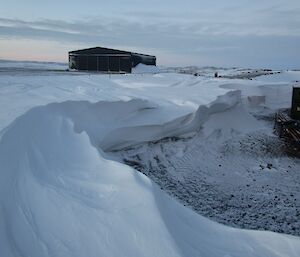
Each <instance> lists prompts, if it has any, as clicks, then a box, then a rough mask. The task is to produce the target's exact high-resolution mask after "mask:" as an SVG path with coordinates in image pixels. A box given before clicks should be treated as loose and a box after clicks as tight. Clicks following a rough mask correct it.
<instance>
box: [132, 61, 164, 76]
mask: <svg viewBox="0 0 300 257" xmlns="http://www.w3.org/2000/svg"><path fill="white" fill-rule="evenodd" d="M159 72H160V70H159V68H158V67H157V66H155V65H146V64H142V63H140V64H138V65H137V66H136V67H134V68H133V69H132V73H136V74H137V73H159Z"/></svg>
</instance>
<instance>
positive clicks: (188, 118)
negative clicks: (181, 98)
mask: <svg viewBox="0 0 300 257" xmlns="http://www.w3.org/2000/svg"><path fill="white" fill-rule="evenodd" d="M238 103H241V92H240V91H239V90H236V91H230V92H228V93H226V94H225V95H222V96H218V98H217V99H216V100H215V101H213V102H212V103H211V104H209V105H200V106H199V108H198V109H197V111H196V112H195V113H191V114H187V115H184V116H182V117H179V118H177V119H175V120H172V121H170V122H167V123H164V124H162V125H160V124H159V125H149V126H135V127H134V126H127V127H122V128H117V129H114V130H111V131H110V132H109V133H108V134H107V135H106V136H105V138H104V139H103V141H102V142H101V143H100V145H101V148H102V149H105V150H110V151H111V150H116V149H120V148H122V147H126V146H130V145H133V144H137V143H140V142H145V141H151V140H159V139H161V138H164V137H172V136H182V135H185V134H188V133H191V132H196V131H198V130H199V129H200V128H201V126H202V125H203V124H204V123H205V122H206V121H207V120H208V119H209V117H210V116H211V115H213V114H215V113H220V112H225V111H227V110H229V109H231V108H233V107H234V106H236V105H237V104H238Z"/></svg>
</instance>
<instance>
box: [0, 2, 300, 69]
mask: <svg viewBox="0 0 300 257" xmlns="http://www.w3.org/2000/svg"><path fill="white" fill-rule="evenodd" d="M254 2H255V1H254ZM257 6H258V5H257V4H252V2H250V1H249V4H248V5H243V8H241V5H238V4H236V3H235V4H232V5H225V6H221V7H220V8H217V9H216V10H214V9H213V8H210V9H207V8H203V10H198V9H197V10H195V11H193V10H189V12H188V13H184V14H182V13H180V12H178V11H173V12H172V13H168V15H166V13H165V12H164V11H159V10H158V11H157V12H153V11H151V10H150V11H140V12H137V13H132V12H130V11H125V12H123V13H122V12H121V13H118V14H117V15H115V16H109V17H108V16H100V17H98V16H94V17H90V16H88V17H86V18H85V19H76V20H68V21H66V20H58V19H56V20H55V19H38V20H33V21H28V20H22V19H5V18H0V38H5V39H11V40H18V39H31V40H40V41H47V40H49V41H55V42H59V43H60V44H62V45H66V47H65V49H68V46H69V50H73V49H70V47H76V45H77V46H78V47H79V46H80V47H82V46H86V47H88V46H96V45H97V46H106V47H115V48H123V49H124V50H132V51H137V52H138V51H139V50H140V51H142V52H145V53H149V54H155V55H157V56H158V57H159V56H161V57H162V58H161V59H163V60H164V61H163V63H168V64H170V63H172V61H173V62H175V61H176V63H178V64H179V65H181V64H183V65H184V64H197V63H198V64H200V65H201V64H203V65H223V66H236V65H243V66H259V65H261V66H265V67H266V66H268V65H267V64H268V63H269V64H273V63H275V61H276V62H278V63H279V62H280V65H288V64H289V63H290V64H291V65H293V66H296V65H299V66H300V61H297V60H296V57H295V54H294V52H296V51H297V49H298V46H297V45H298V44H300V39H299V36H298V35H300V16H299V15H298V12H299V11H300V10H299V8H293V9H292V8H291V7H289V6H284V7H283V6H282V5H280V4H278V3H277V2H276V1H275V2H274V4H272V5H270V4H268V5H263V4H262V6H261V7H260V8H258V7H257ZM56 45H57V44H56ZM275 54H276V56H277V57H278V58H277V59H276V58H275V57H274V56H273V55H275ZM161 59H160V60H161ZM180 60H181V63H180ZM188 60H189V61H188ZM188 62H189V63H188Z"/></svg>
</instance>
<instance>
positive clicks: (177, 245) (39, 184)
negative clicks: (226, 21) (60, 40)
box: [0, 64, 300, 257]
mask: <svg viewBox="0 0 300 257" xmlns="http://www.w3.org/2000/svg"><path fill="white" fill-rule="evenodd" d="M18 65H19V64H18ZM0 70H1V69H0ZM212 72H214V71H212ZM0 74H1V76H0V129H1V133H0V167H1V168H0V176H1V180H0V203H1V209H0V249H1V255H3V256H7V257H10V256H75V257H76V256H299V254H300V239H299V237H296V236H291V235H286V234H279V233H274V232H270V231H255V230H244V229H239V228H233V227H230V226H225V225H222V224H219V223H217V222H214V221H212V220H209V219H207V218H205V217H203V216H201V215H199V214H198V213H196V212H195V211H193V210H192V209H190V208H187V207H185V206H184V205H183V204H181V203H182V202H184V201H182V199H180V197H176V195H175V197H176V198H177V199H179V200H180V202H181V203H180V202H178V201H176V200H175V199H174V198H172V197H171V196H169V195H168V194H166V192H165V191H167V192H169V193H170V190H167V189H166V188H163V189H164V190H165V191H163V190H161V189H160V186H162V184H161V181H158V180H155V179H154V176H152V177H151V175H149V177H151V178H152V179H154V181H155V182H156V183H155V182H153V181H152V180H150V179H149V178H148V177H147V176H145V175H144V174H142V173H141V172H138V171H137V170H135V169H133V168H131V167H130V166H128V165H126V164H124V163H122V160H121V159H119V156H123V157H124V156H125V157H128V156H129V154H128V152H126V151H133V152H134V151H136V149H139V150H141V149H148V150H149V147H148V146H149V145H156V146H157V147H162V148H161V149H163V148H164V147H169V148H168V150H167V152H168V153H169V154H170V155H171V156H169V157H168V158H169V160H170V161H173V164H174V167H175V168H176V167H179V165H178V164H179V162H181V164H187V163H188V162H186V161H188V160H190V161H191V162H190V163H191V166H192V167H191V169H189V168H188V167H187V172H186V174H184V170H183V169H179V170H176V169H175V170H172V171H170V169H166V170H165V172H166V173H168V172H171V173H170V174H171V175H172V176H174V178H175V179H177V180H178V181H180V179H183V178H191V177H188V174H193V176H194V175H195V173H194V172H193V171H194V169H195V166H197V167H198V168H200V167H201V166H202V167H201V168H202V169H203V170H204V171H205V172H206V173H207V174H209V173H211V174H210V176H207V177H206V178H210V179H211V180H212V181H214V183H216V182H218V181H220V182H221V181H222V178H220V177H218V176H219V175H220V173H218V172H215V169H214V168H213V167H212V166H211V165H209V163H210V162H214V164H215V165H217V164H218V161H219V159H218V154H219V153H220V152H219V151H220V149H221V147H223V146H224V144H227V146H228V147H227V149H230V151H227V153H228V155H227V157H228V158H227V159H226V158H225V159H226V160H225V161H224V162H223V163H222V164H224V166H225V168H226V169H230V167H231V168H233V169H234V171H235V172H237V171H239V169H240V168H241V165H242V163H243V162H244V161H246V165H245V166H247V167H248V168H249V167H250V168H252V169H253V172H255V171H256V170H257V168H258V167H259V165H256V166H255V165H254V164H258V163H257V162H255V161H253V159H254V158H249V156H248V157H247V156H243V155H242V156H241V158H239V157H238V156H239V155H240V152H239V148H237V147H236V145H235V143H236V144H238V142H239V141H238V140H237V139H240V137H243V138H244V137H247V136H249V135H251V134H253V133H254V134H255V133H259V135H262V134H261V133H262V132H261V131H263V133H267V134H270V132H269V131H270V129H269V126H270V125H269V123H267V122H266V121H265V120H258V119H257V118H256V116H257V115H258V114H261V113H262V112H263V113H269V112H271V111H274V110H275V109H276V108H277V107H278V106H279V105H280V106H283V105H288V103H289V102H288V99H289V95H288V93H285V94H283V95H280V104H276V103H275V102H276V101H275V100H276V94H275V95H274V94H271V93H270V94H268V93H269V92H272V90H271V88H272V87H275V86H276V85H274V84H272V83H270V84H268V82H265V81H264V82H260V81H259V80H257V81H248V80H239V79H237V80H236V81H232V79H227V78H220V79H214V78H209V76H205V77H201V76H200V77H194V76H190V75H185V74H174V73H158V74H143V75H141V74H132V75H112V76H109V75H98V74H82V73H69V72H61V73H56V72H52V71H48V72H44V71H43V72H38V73H35V72H34V73H32V74H30V72H28V71H26V72H20V71H19V70H18V71H16V72H15V71H14V70H11V69H2V70H1V73H0ZM229 84H231V86H230V87H231V88H229V86H228V85H229ZM226 85H227V86H226ZM244 86H245V88H246V89H245V90H244ZM251 87H253V88H252V89H251ZM290 87H291V85H290V84H289V82H288V83H286V82H285V84H284V85H283V86H280V90H282V91H283V92H287V91H289V90H290ZM248 92H255V95H258V96H260V95H263V93H267V94H266V95H265V97H266V100H265V103H258V104H257V105H256V106H254V107H253V106H248V105H247V104H246V102H245V99H246V96H249V94H248ZM258 92H259V93H258ZM216 133H217V136H216ZM220 135H221V137H220ZM165 138H170V139H172V138H182V140H178V141H176V142H174V143H171V144H169V143H168V142H167V143H166V144H165V143H163V142H164V140H166V139H165ZM232 139H235V140H233V141H232ZM228 140H229V141H228ZM155 141H159V144H155V143H153V142H155ZM228 142H231V144H230V145H228ZM177 145H178V147H177ZM124 147H129V148H126V149H127V150H124V149H123V148H124ZM130 149H131V150H130ZM244 149H245V148H244ZM112 150H113V151H112ZM172 150H173V152H172ZM186 150H187V151H186ZM111 151H112V152H111ZM144 153H145V152H144ZM161 153H162V155H161V156H162V157H163V156H164V154H165V153H166V151H163V150H162V152H161ZM187 153H189V154H188V155H187ZM211 153H213V155H211ZM231 153H232V154H231ZM193 154H194V156H193ZM172 155H173V156H172ZM187 157H188V158H187ZM213 157H215V158H213ZM216 157H217V158H216ZM186 158H187V159H186ZM269 158H270V159H271V158H273V159H272V160H274V157H269ZM143 159H145V161H147V160H148V161H149V160H150V162H151V161H152V160H151V156H150V155H147V154H145V155H144V157H143ZM176 159H177V162H176ZM256 159H257V158H256ZM274 163H275V162H274ZM162 164H163V165H165V164H166V162H165V163H162ZM196 164H197V165H196ZM285 164H286V165H291V164H292V165H293V167H294V169H295V170H296V169H297V168H299V162H293V161H291V160H289V159H286V160H285V163H283V164H282V163H278V164H277V165H275V164H274V171H272V172H273V173H276V172H277V173H278V169H280V167H282V166H285ZM230 165H231V166H230ZM239 165H240V166H239ZM251 165H254V166H251ZM181 167H183V166H181ZM154 168H155V167H154ZM284 168H285V167H282V169H284ZM222 171H223V172H224V169H223V170H222ZM242 171H243V170H240V172H241V174H240V177H244V178H245V179H239V178H238V177H236V176H234V173H230V172H227V173H228V174H227V175H226V178H225V182H226V183H225V186H228V188H227V189H230V183H228V182H229V181H231V185H232V187H233V188H234V187H235V186H236V184H235V182H234V181H233V180H232V179H233V178H234V179H235V181H240V185H241V186H240V189H241V188H243V187H242V185H243V183H244V182H245V181H248V178H249V177H248V176H246V175H245V174H243V173H242ZM172 172H173V173H172ZM294 173H296V172H294ZM252 175H253V174H252ZM185 176H186V177H185ZM253 176H254V175H253ZM156 177H157V176H156ZM199 178H200V177H198V179H199ZM267 178H268V177H267V176H262V179H267ZM286 178H288V179H287V184H285V182H284V181H281V182H280V184H281V186H282V187H281V189H282V190H283V189H284V188H285V187H287V185H288V184H289V183H290V182H291V180H292V179H293V178H295V177H292V176H291V175H290V177H286ZM278 179H279V177H276V178H274V179H273V180H272V181H270V183H273V185H275V184H276V183H278ZM196 181H197V180H196ZM298 181H299V180H298ZM157 184H158V185H159V186H158V185H157ZM292 185H293V189H292V190H296V191H297V190H298V187H299V184H298V183H297V180H295V181H294V184H292ZM179 189H180V188H179ZM251 189H253V188H251ZM285 190H288V189H285ZM175 191H176V190H175ZM207 192H209V191H207ZM298 192H299V191H298ZM244 193H246V192H244ZM171 195H173V196H174V194H171ZM210 196H211V195H202V199H204V200H205V199H210ZM295 197H298V195H297V194H296V193H295ZM189 199H191V198H189ZM296 199H298V200H299V198H296ZM298 200H297V201H298ZM296 204H297V202H296ZM190 207H193V206H192V205H190ZM193 209H195V208H193ZM196 211H197V210H196ZM286 211H287V212H288V209H287V210H286ZM212 219H214V218H213V217H212ZM250 225H251V224H250ZM250 225H249V227H248V228H252V227H251V226H250ZM246 227H247V226H246ZM297 229H298V230H299V227H298V228H297Z"/></svg>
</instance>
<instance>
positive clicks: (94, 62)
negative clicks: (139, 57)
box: [69, 55, 132, 73]
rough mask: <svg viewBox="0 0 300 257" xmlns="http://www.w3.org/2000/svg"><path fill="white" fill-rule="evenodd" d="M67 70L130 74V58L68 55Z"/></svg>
mask: <svg viewBox="0 0 300 257" xmlns="http://www.w3.org/2000/svg"><path fill="white" fill-rule="evenodd" d="M69 68H70V69H75V70H89V71H102V72H126V73H131V68H132V61H131V56H115V55H105V56H93V55H91V56H89V55H70V56H69Z"/></svg>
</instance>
